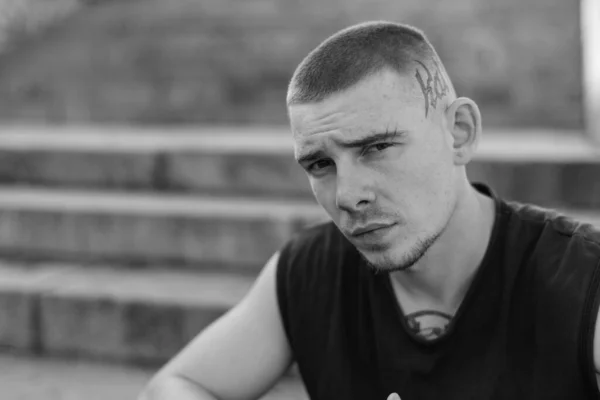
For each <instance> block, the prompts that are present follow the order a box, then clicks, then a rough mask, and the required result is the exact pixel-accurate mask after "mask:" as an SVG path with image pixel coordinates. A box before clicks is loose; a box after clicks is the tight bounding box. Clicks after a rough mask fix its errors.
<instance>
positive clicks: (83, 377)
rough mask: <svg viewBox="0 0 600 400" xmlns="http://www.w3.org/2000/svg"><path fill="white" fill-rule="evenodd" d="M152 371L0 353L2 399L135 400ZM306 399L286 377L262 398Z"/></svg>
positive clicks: (296, 383) (300, 388)
mask: <svg viewBox="0 0 600 400" xmlns="http://www.w3.org/2000/svg"><path fill="white" fill-rule="evenodd" d="M154 372H155V371H154V370H150V369H141V368H137V367H132V366H124V365H113V364H103V363H95V362H89V361H74V360H64V359H56V358H45V357H23V356H14V355H0V377H1V378H0V384H1V385H2V399H3V400H40V399H51V400H83V399H85V400H107V399H110V400H135V399H137V397H138V395H139V393H140V391H141V390H142V388H143V387H144V385H145V384H146V383H147V382H148V380H149V379H150V378H151V377H152V375H153V373H154ZM276 399H278V400H307V399H308V396H307V395H306V391H305V390H304V387H303V385H302V382H300V381H299V380H298V379H297V378H292V377H285V378H283V379H281V380H280V381H279V382H278V384H277V385H276V386H275V387H274V388H273V389H272V390H271V391H269V393H267V394H266V395H265V396H263V397H262V398H261V400H276Z"/></svg>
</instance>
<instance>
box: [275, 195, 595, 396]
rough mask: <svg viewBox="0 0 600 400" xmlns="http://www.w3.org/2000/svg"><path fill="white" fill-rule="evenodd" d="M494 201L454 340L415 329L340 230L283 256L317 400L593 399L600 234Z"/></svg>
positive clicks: (283, 279)
mask: <svg viewBox="0 0 600 400" xmlns="http://www.w3.org/2000/svg"><path fill="white" fill-rule="evenodd" d="M474 186H475V187H477V188H478V190H480V191H482V192H483V193H486V194H488V195H490V196H491V197H494V199H495V202H496V219H495V223H494V228H493V232H492V237H491V240H490V243H489V246H488V249H487V252H486V254H485V256H484V259H483V262H482V264H481V266H480V268H479V269H478V271H477V272H476V275H475V278H474V280H473V282H472V284H471V286H470V288H469V289H468V291H467V294H466V297H465V299H464V300H463V302H462V304H461V306H460V307H459V310H458V312H457V313H456V315H455V317H454V319H453V321H452V322H451V325H450V326H449V328H448V330H447V333H446V334H445V335H444V336H443V337H441V338H439V339H437V340H435V341H433V342H424V341H422V340H419V339H418V338H417V337H415V336H414V335H413V334H412V333H411V331H410V329H408V328H407V326H406V323H405V321H404V318H403V315H402V313H401V311H400V307H399V306H398V303H397V301H396V298H395V296H394V293H393V289H392V287H391V284H390V281H389V275H388V274H375V273H374V272H372V270H370V269H369V268H368V267H367V266H366V265H365V264H364V261H363V259H362V257H360V256H359V254H358V251H357V250H356V249H355V248H354V246H352V244H351V243H350V242H348V241H347V240H346V238H345V237H344V236H343V235H342V234H341V233H340V232H339V230H338V229H337V228H336V227H335V225H333V223H331V222H328V223H324V224H321V225H318V226H315V227H312V228H309V229H306V230H304V231H303V232H301V233H300V234H298V235H296V236H295V237H294V238H293V239H292V240H290V241H289V242H288V243H287V244H286V245H285V246H284V247H283V249H282V251H281V255H280V261H279V264H278V270H277V295H278V301H279V307H280V311H281V316H282V320H283V324H284V328H285V331H286V334H287V337H288V340H289V343H290V345H291V348H292V351H293V354H294V358H295V361H296V363H297V365H298V369H299V372H300V374H301V377H302V380H303V382H304V384H305V387H306V390H307V392H308V394H309V396H310V398H311V399H312V400H385V399H387V396H388V395H389V394H390V393H392V392H397V393H398V394H399V395H400V397H401V398H402V400H421V399H422V400H470V399H476V400H482V399H493V400H500V399H507V400H508V399H510V400H516V399H523V400H536V399H539V400H550V399H597V398H600V397H599V396H598V389H597V386H596V379H595V368H594V360H593V334H594V326H595V320H596V315H597V312H598V306H599V304H598V303H599V300H600V296H598V294H599V289H598V286H599V283H600V274H599V270H600V231H599V230H597V229H595V228H593V227H592V226H591V225H588V224H581V223H577V222H575V221H573V220H571V219H569V218H566V217H564V216H560V215H558V214H556V213H554V212H552V211H549V210H543V209H541V208H538V207H534V206H531V205H523V204H519V203H515V202H507V201H503V200H501V199H498V198H496V197H495V196H494V195H493V193H492V192H491V191H490V190H489V188H487V187H485V186H483V185H474Z"/></svg>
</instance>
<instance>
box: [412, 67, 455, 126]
mask: <svg viewBox="0 0 600 400" xmlns="http://www.w3.org/2000/svg"><path fill="white" fill-rule="evenodd" d="M415 61H416V62H418V63H419V64H420V65H421V66H422V67H423V69H424V70H425V75H426V77H427V78H426V80H424V79H423V75H421V71H419V70H418V69H417V72H416V74H415V77H416V78H417V81H418V82H419V85H420V86H421V91H423V97H424V98H425V116H427V115H428V114H429V106H431V107H433V108H435V107H436V106H437V102H438V100H441V99H442V98H443V97H444V96H445V95H446V94H448V92H449V91H450V88H449V87H448V83H447V82H446V80H445V79H444V76H443V75H442V71H441V69H440V67H439V65H438V63H437V62H435V60H434V61H433V71H430V70H429V68H427V66H426V65H425V64H423V63H422V62H421V61H419V60H415ZM432 72H433V73H432Z"/></svg>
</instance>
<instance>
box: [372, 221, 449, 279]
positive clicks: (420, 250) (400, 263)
mask: <svg viewBox="0 0 600 400" xmlns="http://www.w3.org/2000/svg"><path fill="white" fill-rule="evenodd" d="M443 231H444V229H441V230H440V231H439V232H437V233H434V234H432V235H429V236H427V237H425V238H419V239H418V240H417V242H416V243H415V244H414V245H413V246H412V247H411V248H410V249H409V250H408V251H407V252H406V253H405V254H404V255H403V256H402V258H401V259H400V260H395V259H393V258H392V257H391V256H389V255H383V256H376V258H377V260H374V261H370V260H369V259H368V258H367V257H366V256H365V255H364V254H363V252H360V254H361V256H362V258H363V259H364V260H365V262H366V264H367V266H368V267H369V269H371V270H372V271H373V272H374V273H375V274H383V273H386V274H389V273H392V272H396V271H407V270H409V269H411V268H412V267H414V266H415V265H416V264H417V263H418V262H419V261H420V260H421V259H422V258H423V256H424V255H425V254H426V253H427V251H428V250H429V248H430V247H431V246H433V244H434V243H435V242H436V241H437V240H438V239H439V237H440V236H441V235H442V233H443ZM370 250H373V252H377V251H378V250H379V249H376V248H373V249H369V251H368V252H370ZM368 252H367V253H368Z"/></svg>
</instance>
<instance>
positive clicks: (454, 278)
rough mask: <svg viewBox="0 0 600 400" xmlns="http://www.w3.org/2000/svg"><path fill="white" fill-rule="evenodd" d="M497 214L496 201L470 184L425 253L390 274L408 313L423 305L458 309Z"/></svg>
mask: <svg viewBox="0 0 600 400" xmlns="http://www.w3.org/2000/svg"><path fill="white" fill-rule="evenodd" d="M494 216H495V205H494V201H493V200H492V199H491V198H489V197H487V196H484V195H482V194H480V193H478V192H477V191H476V190H475V189H474V188H472V187H471V186H470V185H469V187H468V188H467V189H466V190H465V192H464V193H463V194H462V196H461V197H460V198H459V201H458V203H457V206H456V209H455V212H454V214H453V216H452V218H451V219H450V221H449V223H448V226H447V228H446V229H445V231H444V232H443V233H442V235H441V236H440V237H439V238H438V240H437V241H436V242H435V243H434V244H433V245H432V246H431V247H430V248H429V250H428V251H427V253H426V254H425V256H424V257H423V258H422V259H421V260H419V262H418V263H417V264H415V265H414V266H413V267H412V268H411V269H410V270H407V271H399V272H394V273H392V274H391V281H392V285H393V286H394V290H395V292H396V295H397V297H398V300H399V302H400V304H401V306H402V308H403V309H404V312H405V313H410V312H414V311H418V310H419V309H421V308H429V309H437V310H438V311H443V312H446V313H448V314H451V315H453V314H454V313H455V312H456V310H457V309H458V307H459V306H460V304H461V302H462V300H463V298H464V296H465V294H466V292H467V289H468V288H469V286H470V283H471V281H472V279H473V277H474V275H475V272H476V271H477V269H478V267H479V266H480V264H481V262H482V260H483V257H484V255H485V252H486V250H487V247H488V243H489V240H490V236H491V233H492V227H493V224H494Z"/></svg>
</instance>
